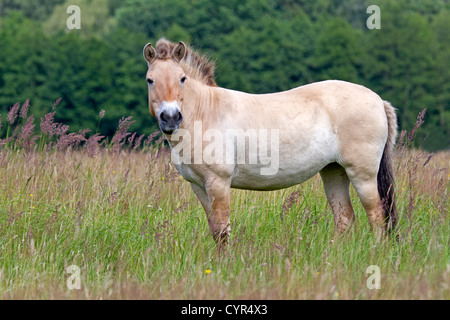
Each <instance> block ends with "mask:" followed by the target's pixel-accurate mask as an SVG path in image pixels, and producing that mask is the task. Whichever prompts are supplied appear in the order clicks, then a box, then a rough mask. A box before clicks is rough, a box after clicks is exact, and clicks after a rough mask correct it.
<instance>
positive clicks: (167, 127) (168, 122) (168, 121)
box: [159, 111, 183, 134]
mask: <svg viewBox="0 0 450 320" xmlns="http://www.w3.org/2000/svg"><path fill="white" fill-rule="evenodd" d="M182 121H183V115H182V114H181V112H180V111H176V112H175V113H174V114H169V113H167V112H164V111H163V112H161V114H160V116H159V124H160V126H161V130H162V131H163V132H164V133H166V134H171V133H172V132H174V131H175V130H177V129H178V128H179V127H180V124H181V122H182Z"/></svg>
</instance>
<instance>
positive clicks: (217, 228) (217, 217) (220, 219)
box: [192, 178, 230, 249]
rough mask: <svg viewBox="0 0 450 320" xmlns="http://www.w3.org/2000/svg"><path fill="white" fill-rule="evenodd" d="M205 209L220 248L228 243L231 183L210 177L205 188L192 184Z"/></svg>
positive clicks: (212, 232) (210, 227)
mask: <svg viewBox="0 0 450 320" xmlns="http://www.w3.org/2000/svg"><path fill="white" fill-rule="evenodd" d="M192 190H193V191H194V192H195V194H196V195H197V197H198V199H199V200H200V202H201V203H202V206H203V209H205V213H206V216H207V218H208V223H209V229H210V231H211V234H212V236H213V238H214V240H215V241H216V243H217V244H218V245H219V249H221V248H224V246H225V245H226V244H227V241H228V236H229V233H230V183H229V182H228V181H226V180H224V179H220V178H212V179H209V180H208V181H207V182H206V183H205V186H204V188H203V187H201V186H198V185H195V184H192Z"/></svg>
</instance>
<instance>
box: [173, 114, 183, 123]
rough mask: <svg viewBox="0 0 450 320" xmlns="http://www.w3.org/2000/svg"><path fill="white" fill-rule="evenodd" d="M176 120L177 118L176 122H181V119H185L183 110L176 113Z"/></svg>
mask: <svg viewBox="0 0 450 320" xmlns="http://www.w3.org/2000/svg"><path fill="white" fill-rule="evenodd" d="M174 120H175V122H177V123H179V122H181V120H183V115H182V114H181V112H179V111H178V112H177V113H176V114H175V116H174Z"/></svg>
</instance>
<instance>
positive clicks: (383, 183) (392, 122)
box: [377, 101, 397, 231]
mask: <svg viewBox="0 0 450 320" xmlns="http://www.w3.org/2000/svg"><path fill="white" fill-rule="evenodd" d="M383 103H384V111H385V112H386V117H387V122H388V138H387V141H386V145H385V146H384V152H383V156H382V158H381V163H380V168H379V170H378V176H377V182H378V194H379V195H380V199H381V203H382V205H383V207H384V210H385V217H386V222H387V228H388V230H389V231H393V230H394V228H395V224H396V222H397V209H396V207H395V195H394V168H393V165H392V161H393V159H392V153H393V150H394V145H395V140H396V138H397V115H396V114H395V109H394V107H393V106H392V105H391V104H390V103H389V102H387V101H383Z"/></svg>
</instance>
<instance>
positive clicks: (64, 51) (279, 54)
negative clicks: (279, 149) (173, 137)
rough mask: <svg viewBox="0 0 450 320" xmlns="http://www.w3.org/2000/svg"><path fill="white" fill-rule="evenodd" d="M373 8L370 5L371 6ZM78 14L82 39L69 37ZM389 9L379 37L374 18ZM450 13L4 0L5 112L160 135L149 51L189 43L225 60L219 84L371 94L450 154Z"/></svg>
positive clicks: (0, 104) (1, 77)
mask: <svg viewBox="0 0 450 320" xmlns="http://www.w3.org/2000/svg"><path fill="white" fill-rule="evenodd" d="M369 2H370V3H369ZM69 4H76V5H79V6H80V8H81V29H80V30H68V29H67V28H66V20H67V18H68V17H69V14H67V13H66V8H67V6H68V5H69ZM370 4H375V5H378V6H379V7H380V9H381V29H380V30H376V29H374V30H369V29H367V28H366V20H367V18H368V17H369V15H368V14H367V13H366V8H367V6H368V5H370ZM449 29H450V4H449V3H448V2H447V1H444V0H426V1H407V0H396V1H394V0H379V1H366V2H363V1H357V0H349V1H342V2H340V1H339V2H338V1H331V0H320V1H303V0H301V1H292V0H249V1H240V0H229V1H226V2H224V1H219V0H195V1H184V0H167V1H160V0H126V1H117V0H109V1H104V0H73V1H72V0H71V1H68V0H66V1H65V0H46V1H39V2H36V1H24V0H0V48H1V50H0V111H1V113H2V115H3V116H4V115H5V114H6V112H7V111H8V110H9V107H10V106H12V105H13V104H14V103H15V102H17V101H21V102H23V101H25V100H26V99H27V98H30V99H31V100H30V102H31V105H32V106H33V110H34V112H35V114H36V115H37V116H41V115H43V114H44V113H46V112H48V111H49V109H50V107H51V105H52V103H53V101H54V100H56V99H57V98H59V97H62V102H61V104H60V105H59V106H58V108H60V109H62V110H60V111H58V113H57V115H58V114H59V116H60V117H61V119H59V120H64V121H67V123H68V124H70V126H71V130H78V129H81V128H86V127H90V128H95V127H96V121H97V120H96V119H97V115H98V112H99V111H100V110H101V109H104V110H106V116H105V118H104V121H103V122H102V128H101V130H103V132H102V133H103V134H107V135H111V134H112V133H113V132H114V130H115V125H116V123H117V120H118V119H119V118H120V117H122V116H125V115H126V116H128V115H131V116H133V119H134V120H136V123H135V124H134V125H133V127H134V128H133V129H135V130H137V131H140V132H142V133H147V134H148V133H150V132H153V131H154V129H155V128H156V123H155V120H154V119H152V118H151V116H150V115H149V113H148V108H147V91H146V84H145V82H144V80H143V79H144V74H145V70H146V64H145V61H144V60H143V59H142V47H143V46H144V45H145V43H147V42H149V41H152V42H155V41H156V40H157V39H158V38H159V37H162V36H164V37H167V38H168V39H171V40H173V41H179V40H183V41H185V42H187V43H190V44H191V45H193V46H194V47H195V48H197V49H200V51H202V52H203V53H206V54H209V55H210V56H212V58H214V59H216V60H217V73H216V79H217V83H218V84H219V85H220V86H222V87H226V88H231V89H237V90H242V91H247V92H253V93H265V92H275V91H281V90H287V89H290V88H293V87H295V86H299V85H302V84H307V83H311V82H314V81H320V80H324V79H342V80H347V81H351V82H356V83H360V84H363V85H365V86H367V87H369V88H371V89H372V90H374V91H375V92H377V93H378V94H379V95H380V96H381V97H382V98H383V99H386V100H389V101H391V102H392V104H393V105H394V106H395V107H396V108H397V109H398V115H399V123H400V127H401V129H409V128H411V127H413V126H414V122H415V119H416V116H417V114H418V112H419V111H420V110H422V109H424V108H427V115H426V119H425V124H424V127H423V130H422V131H421V132H419V134H418V136H417V141H416V142H417V143H418V146H422V147H423V148H425V149H428V150H438V149H444V148H448V147H449V146H450V141H449V138H448V137H449V136H450V121H449V120H450V106H449V101H450V87H449V86H450V79H449V78H450V74H449V73H450V71H449V70H450V68H449V65H448V64H449V61H450V39H449V33H448V30H449Z"/></svg>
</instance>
